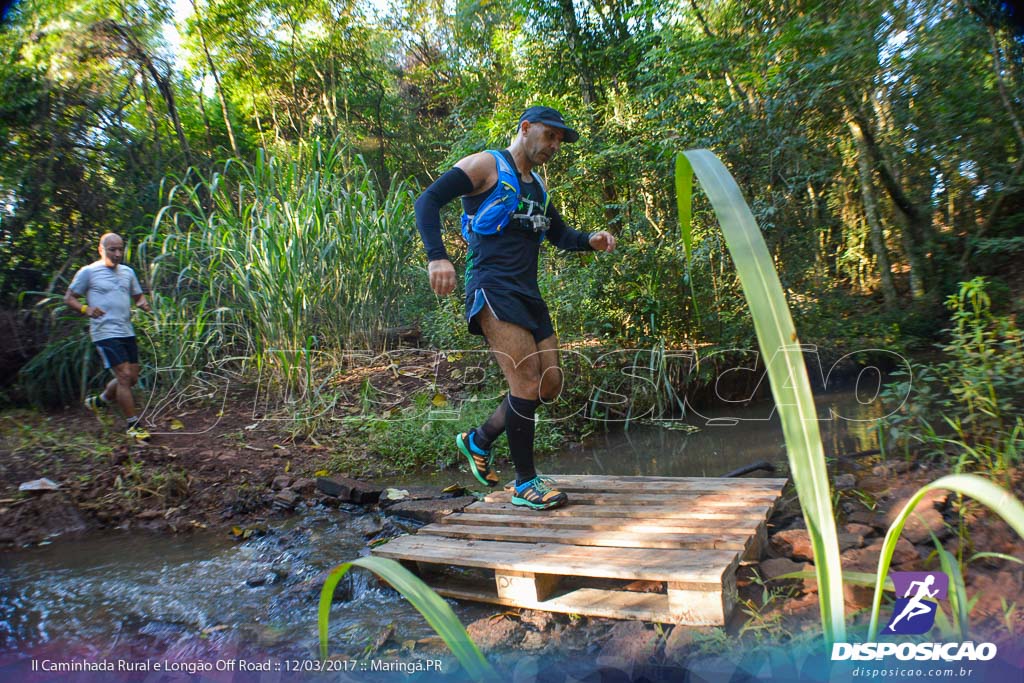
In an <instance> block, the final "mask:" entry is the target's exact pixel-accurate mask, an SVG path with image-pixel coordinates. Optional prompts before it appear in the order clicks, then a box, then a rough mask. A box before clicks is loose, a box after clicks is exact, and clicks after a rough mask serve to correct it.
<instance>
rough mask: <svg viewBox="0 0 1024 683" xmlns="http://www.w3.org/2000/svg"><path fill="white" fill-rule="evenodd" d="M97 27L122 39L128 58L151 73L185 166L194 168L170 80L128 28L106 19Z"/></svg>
mask: <svg viewBox="0 0 1024 683" xmlns="http://www.w3.org/2000/svg"><path fill="white" fill-rule="evenodd" d="M97 26H98V28H99V29H100V31H101V32H103V33H107V34H108V35H113V36H116V37H118V38H120V39H121V40H122V41H123V43H124V51H125V52H126V53H127V55H128V57H129V58H130V59H132V60H134V61H135V62H136V63H138V64H139V66H140V67H142V69H143V70H145V71H146V72H148V73H149V76H150V78H152V79H153V84H154V85H156V88H157V90H159V91H160V96H161V97H163V100H164V104H165V105H166V107H167V115H168V116H170V118H171V124H172V125H173V126H174V134H175V135H176V136H177V138H178V144H179V145H180V146H181V153H182V155H183V156H184V157H185V165H186V166H187V167H188V166H192V151H191V150H190V149H189V146H188V139H187V138H186V137H185V131H184V129H183V128H182V127H181V119H180V118H179V116H178V107H177V105H176V104H175V101H174V89H173V88H172V87H171V81H170V79H169V78H167V77H166V76H164V75H163V74H162V73H160V70H159V69H157V68H156V64H155V63H154V62H153V59H152V58H151V57H150V56H149V53H148V52H146V49H145V48H144V47H143V46H142V43H140V42H139V41H138V39H137V38H136V37H135V34H133V33H132V32H131V31H130V30H129V29H128V28H127V27H125V26H122V25H121V24H119V23H117V22H116V21H114V20H112V19H105V20H103V21H101V22H99V24H98V25H97Z"/></svg>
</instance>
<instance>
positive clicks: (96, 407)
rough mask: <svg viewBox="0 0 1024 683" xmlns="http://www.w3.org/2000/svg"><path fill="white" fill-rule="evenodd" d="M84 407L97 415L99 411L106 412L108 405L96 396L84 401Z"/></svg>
mask: <svg viewBox="0 0 1024 683" xmlns="http://www.w3.org/2000/svg"><path fill="white" fill-rule="evenodd" d="M85 407H86V408H88V409H89V410H91V411H92V412H94V413H96V414H97V415H99V413H100V411H101V410H106V409H107V408H108V407H109V404H108V403H107V401H104V400H103V399H102V398H100V395H99V394H96V395H95V396H90V397H89V398H87V399H85Z"/></svg>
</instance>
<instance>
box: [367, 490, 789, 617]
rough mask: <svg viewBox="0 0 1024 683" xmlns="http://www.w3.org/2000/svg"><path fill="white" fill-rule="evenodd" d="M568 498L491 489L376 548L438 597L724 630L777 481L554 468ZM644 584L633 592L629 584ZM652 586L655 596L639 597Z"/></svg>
mask: <svg viewBox="0 0 1024 683" xmlns="http://www.w3.org/2000/svg"><path fill="white" fill-rule="evenodd" d="M552 478H553V479H554V481H555V487H556V488H558V489H559V490H561V491H565V492H566V493H567V494H568V495H569V505H567V506H566V507H564V508H559V509H555V510H545V511H533V510H526V509H524V508H521V507H517V506H513V505H512V504H511V502H510V500H511V493H510V492H509V491H501V492H495V493H491V494H490V495H488V496H487V497H486V498H485V499H484V501H482V502H477V503H473V504H472V505H470V506H469V507H467V508H466V509H465V510H464V511H463V512H461V513H456V514H452V515H448V516H447V517H445V518H444V519H443V520H442V521H441V522H439V523H435V524H429V525H427V526H424V527H423V528H421V529H420V530H419V531H418V532H417V533H416V534H414V535H409V536H401V537H399V538H396V539H393V540H391V541H389V542H388V543H386V544H384V545H381V546H378V547H376V548H374V549H373V554H374V555H378V556H381V557H390V558H392V559H396V560H400V561H402V562H403V563H404V564H406V566H410V567H412V568H414V569H416V570H417V572H418V573H419V574H420V576H421V577H423V578H424V580H425V581H426V582H427V583H428V584H430V585H431V587H432V588H433V589H434V590H435V591H437V592H438V593H439V594H441V595H444V596H446V597H451V598H458V599H464V600H476V601H482V602H490V603H495V604H499V605H507V606H513V607H526V608H531V609H540V610H546V611H550V612H568V613H574V614H581V615H589V616H598V617H610V618H616V619H639V620H643V621H657V622H663V623H675V624H689V625H723V624H725V622H726V620H727V619H728V618H729V614H730V613H731V611H732V608H733V604H734V602H735V596H736V568H737V566H738V565H739V563H740V561H741V560H745V559H751V560H756V559H758V558H759V557H760V554H761V551H762V549H763V547H764V544H765V541H766V528H765V527H766V523H767V520H768V517H769V516H770V515H771V512H772V510H773V509H774V506H775V504H776V502H777V501H778V499H779V497H780V495H781V493H782V487H783V485H784V484H785V483H786V480H785V479H721V478H704V477H608V476H593V475H555V476H553V477H552ZM638 588H640V589H641V590H637V589H638ZM641 591H653V592H641Z"/></svg>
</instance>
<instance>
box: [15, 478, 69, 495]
mask: <svg viewBox="0 0 1024 683" xmlns="http://www.w3.org/2000/svg"><path fill="white" fill-rule="evenodd" d="M59 488H60V484H58V483H57V482H55V481H52V480H50V479H47V478H46V477H43V478H42V479H33V480H32V481H26V482H22V483H21V484H19V485H18V490H19V491H32V492H43V493H45V492H47V491H56V490H57V489H59Z"/></svg>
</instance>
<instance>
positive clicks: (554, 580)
mask: <svg viewBox="0 0 1024 683" xmlns="http://www.w3.org/2000/svg"><path fill="white" fill-rule="evenodd" d="M559 579H561V577H560V576H556V575H554V574H534V573H533V572H517V571H512V570H510V569H495V570H494V584H495V586H496V587H497V590H498V596H499V597H502V598H507V599H509V600H513V601H515V602H516V604H520V603H522V602H529V603H538V602H541V601H542V600H547V598H548V596H549V595H551V593H553V592H554V590H555V587H556V586H558V581H559Z"/></svg>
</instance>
